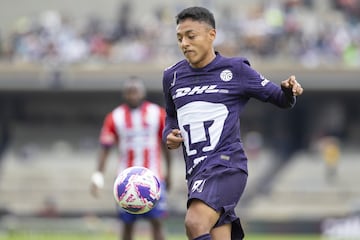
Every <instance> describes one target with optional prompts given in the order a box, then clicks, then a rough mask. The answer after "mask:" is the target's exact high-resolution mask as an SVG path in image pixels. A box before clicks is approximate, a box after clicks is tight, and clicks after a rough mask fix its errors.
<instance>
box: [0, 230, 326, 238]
mask: <svg viewBox="0 0 360 240" xmlns="http://www.w3.org/2000/svg"><path fill="white" fill-rule="evenodd" d="M275 239H276V240H320V239H321V238H320V237H319V236H313V235H268V234H263V235H260V234H259V235H255V234H248V236H247V237H246V240H275ZM0 240H118V237H117V236H116V235H115V234H114V233H109V234H70V233H63V234H61V233H21V232H18V233H8V234H1V233H0ZM135 240H151V238H150V237H138V238H136V239H135ZM168 240H186V237H185V236H182V235H181V236H180V235H169V237H168Z"/></svg>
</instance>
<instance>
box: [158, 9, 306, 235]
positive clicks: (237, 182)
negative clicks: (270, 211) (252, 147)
mask: <svg viewBox="0 0 360 240" xmlns="http://www.w3.org/2000/svg"><path fill="white" fill-rule="evenodd" d="M176 24H177V26H176V33H177V42H178V46H179V48H180V50H181V52H182V53H183V54H184V56H185V59H184V60H182V61H179V62H178V63H176V64H174V65H172V66H171V67H168V68H167V69H166V70H165V71H164V73H163V92H164V97H165V102H166V114H167V115H166V124H165V130H164V133H163V140H164V141H165V142H166V144H167V146H168V148H169V149H176V148H178V147H179V146H180V145H182V146H183V152H184V158H185V163H186V179H187V186H188V201H187V211H186V216H185V228H186V233H187V236H188V239H196V240H208V239H216V240H220V239H221V240H229V239H243V238H244V232H243V230H242V227H241V224H240V219H239V218H238V217H237V216H236V214H235V207H236V205H237V203H238V202H239V200H240V197H241V195H242V193H243V191H244V188H245V185H246V181H247V157H246V156H245V153H244V149H243V146H242V143H241V139H240V121H239V117H240V116H241V112H242V111H243V110H244V107H245V105H246V103H247V102H248V101H249V99H250V98H256V99H258V100H260V101H263V102H270V103H272V104H275V105H277V106H279V107H281V108H291V107H293V106H294V104H295V101H296V96H298V95H300V94H302V92H303V88H302V87H301V85H300V84H299V83H298V82H297V81H296V79H295V76H290V77H289V78H288V79H286V80H284V81H282V82H281V86H279V85H277V84H275V83H273V82H271V81H269V80H268V79H266V78H265V77H263V76H262V75H261V74H259V73H258V72H257V71H255V70H254V69H252V68H251V67H250V64H249V61H248V60H247V59H245V58H242V57H234V58H227V57H224V56H221V55H220V53H218V52H216V51H215V50H214V47H213V42H214V40H215V37H216V28H215V19H214V16H213V14H212V13H211V12H210V11H209V10H208V9H206V8H202V7H190V8H186V9H184V10H182V11H181V12H180V13H179V14H178V15H177V16H176Z"/></svg>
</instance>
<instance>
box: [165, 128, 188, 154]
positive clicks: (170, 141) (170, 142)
mask: <svg viewBox="0 0 360 240" xmlns="http://www.w3.org/2000/svg"><path fill="white" fill-rule="evenodd" d="M183 141H184V139H183V138H182V137H181V132H180V130H179V129H173V130H172V131H171V132H170V133H169V134H168V135H167V137H166V146H167V148H168V149H176V148H178V147H180V145H181V143H182V142H183Z"/></svg>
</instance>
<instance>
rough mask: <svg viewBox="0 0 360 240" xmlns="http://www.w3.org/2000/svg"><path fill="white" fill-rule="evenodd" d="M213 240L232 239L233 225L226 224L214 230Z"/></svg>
mask: <svg viewBox="0 0 360 240" xmlns="http://www.w3.org/2000/svg"><path fill="white" fill-rule="evenodd" d="M210 234H211V239H212V240H224V239H231V224H230V223H228V224H224V225H221V226H219V227H216V228H213V229H212V230H211V232H210Z"/></svg>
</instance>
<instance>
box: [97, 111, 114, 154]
mask: <svg viewBox="0 0 360 240" xmlns="http://www.w3.org/2000/svg"><path fill="white" fill-rule="evenodd" d="M117 141H118V135H117V133H116V128H115V123H114V119H113V114H112V112H111V113H109V114H107V115H106V117H105V120H104V123H103V126H102V128H101V132H100V137H99V142H100V144H101V145H102V146H104V147H111V146H113V145H114V144H115V143H116V142H117Z"/></svg>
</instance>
